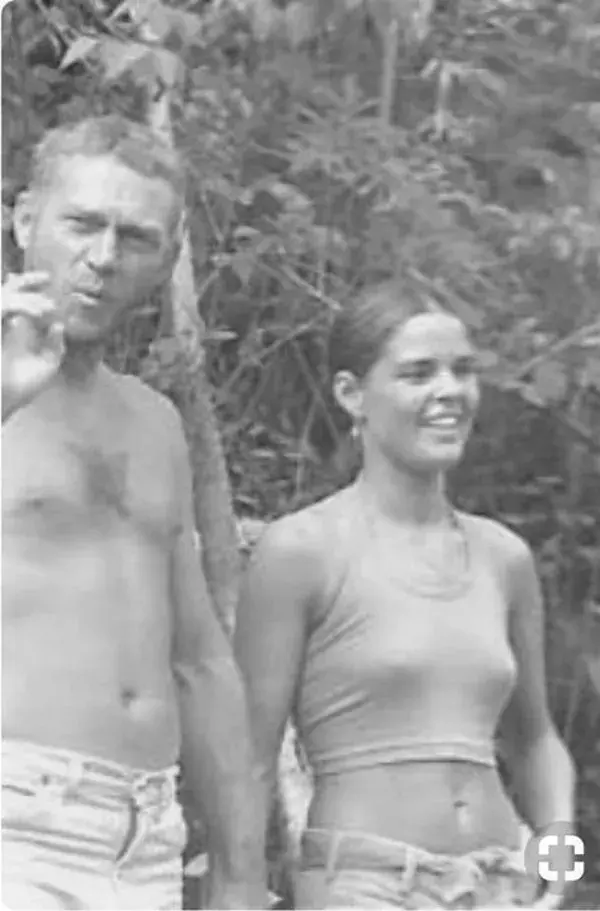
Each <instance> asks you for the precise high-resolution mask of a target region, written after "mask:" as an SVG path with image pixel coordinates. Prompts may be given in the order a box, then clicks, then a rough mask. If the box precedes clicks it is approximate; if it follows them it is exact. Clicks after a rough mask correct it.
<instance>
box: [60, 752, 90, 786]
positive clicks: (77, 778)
mask: <svg viewBox="0 0 600 911" xmlns="http://www.w3.org/2000/svg"><path fill="white" fill-rule="evenodd" d="M84 774H85V762H84V760H83V759H82V758H81V757H80V756H71V757H70V758H69V764H68V766H67V783H66V787H65V791H68V792H69V793H72V792H73V791H76V790H77V788H78V787H79V785H80V784H81V782H82V781H83V777H84Z"/></svg>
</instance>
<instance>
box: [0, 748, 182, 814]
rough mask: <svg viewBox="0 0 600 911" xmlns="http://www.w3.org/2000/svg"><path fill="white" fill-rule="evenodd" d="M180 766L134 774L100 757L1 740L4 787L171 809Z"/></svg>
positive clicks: (125, 767)
mask: <svg viewBox="0 0 600 911" xmlns="http://www.w3.org/2000/svg"><path fill="white" fill-rule="evenodd" d="M177 774H178V768H177V766H171V767H169V768H166V769H159V770H147V769H136V768H133V767H131V766H126V765H123V764H121V763H118V762H112V761H110V760H105V759H103V758H100V757H96V756H88V755H86V754H85V753H78V752H75V751H71V750H63V749H55V748H54V747H48V746H40V745H37V744H33V743H27V742H24V741H18V740H3V741H2V786H3V787H7V786H8V787H13V788H21V789H25V790H27V789H30V788H34V789H39V788H43V789H44V790H55V791H57V792H60V793H63V794H64V793H66V792H70V791H73V792H76V793H78V794H82V793H88V794H90V795H92V794H93V795H96V796H104V797H108V798H115V799H119V800H126V801H133V802H134V803H135V804H136V805H138V806H139V807H145V806H158V805H161V806H162V805H167V804H169V803H171V802H172V801H173V800H174V799H175V796H176V788H177Z"/></svg>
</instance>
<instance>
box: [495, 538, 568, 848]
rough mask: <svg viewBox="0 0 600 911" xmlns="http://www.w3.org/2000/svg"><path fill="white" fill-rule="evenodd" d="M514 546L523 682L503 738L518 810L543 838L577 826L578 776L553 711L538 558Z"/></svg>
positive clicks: (513, 541) (514, 633)
mask: <svg viewBox="0 0 600 911" xmlns="http://www.w3.org/2000/svg"><path fill="white" fill-rule="evenodd" d="M510 545H511V546H510V553H509V555H508V560H509V563H508V577H509V585H510V638H511V642H512V647H513V651H514V655H515V658H516V661H517V668H518V677H517V682H516V687H515V690H514V694H513V698H512V700H511V702H510V704H509V706H508V708H507V710H506V712H505V715H504V718H503V723H502V736H503V742H504V743H505V745H506V748H507V761H508V766H509V771H510V775H511V780H512V783H513V786H514V790H515V803H516V805H517V809H518V811H519V813H520V814H521V816H522V817H523V819H524V820H525V822H527V823H528V825H529V826H530V827H531V828H532V829H533V830H534V832H539V831H540V830H542V829H545V828H546V827H547V826H549V825H551V824H552V823H556V822H566V823H571V822H573V821H574V812H575V810H574V789H575V773H574V766H573V762H572V760H571V757H570V755H569V753H568V751H567V749H566V747H565V745H564V743H563V742H562V740H561V739H560V737H559V735H558V732H557V730H556V728H555V726H554V724H553V722H552V719H551V716H550V711H549V707H548V698H547V689H546V673H545V661H544V609H543V599H542V594H541V588H540V583H539V580H538V576H537V572H536V568H535V563H534V559H533V555H532V553H531V551H530V549H529V547H528V546H527V544H525V542H524V541H523V540H522V539H520V538H517V537H516V536H514V537H513V536H512V535H511V538H510Z"/></svg>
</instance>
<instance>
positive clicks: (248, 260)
mask: <svg viewBox="0 0 600 911" xmlns="http://www.w3.org/2000/svg"><path fill="white" fill-rule="evenodd" d="M229 265H230V266H231V268H232V269H233V271H234V272H235V274H236V275H237V277H238V278H239V280H240V281H241V283H242V284H243V285H244V287H246V286H247V285H248V283H249V281H250V279H251V278H252V276H253V274H254V270H255V269H256V257H255V255H254V253H253V252H252V253H249V252H247V251H245V250H241V251H240V252H239V253H234V254H233V256H232V257H231V258H230V260H229Z"/></svg>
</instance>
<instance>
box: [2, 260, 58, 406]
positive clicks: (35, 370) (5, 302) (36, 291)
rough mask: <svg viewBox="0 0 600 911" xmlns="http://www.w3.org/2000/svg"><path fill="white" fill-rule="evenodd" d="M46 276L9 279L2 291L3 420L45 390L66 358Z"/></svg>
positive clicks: (36, 274) (30, 274) (36, 275)
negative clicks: (64, 357)
mask: <svg viewBox="0 0 600 911" xmlns="http://www.w3.org/2000/svg"><path fill="white" fill-rule="evenodd" d="M48 281H49V276H48V275H47V274H46V273H44V272H26V273H24V274H22V275H11V276H9V278H8V279H7V281H6V283H5V284H4V285H3V287H2V420H3V421H4V420H5V419H6V418H7V417H9V416H10V415H11V414H13V412H15V411H18V409H19V408H22V407H23V406H24V405H27V404H29V403H30V402H31V401H33V399H35V398H36V396H38V395H39V394H40V393H41V392H42V391H43V390H44V389H46V388H47V387H48V386H49V385H50V383H51V382H52V380H53V379H54V377H55V376H56V374H57V373H58V371H59V369H60V365H61V363H62V359H63V355H64V341H63V326H62V323H61V322H60V321H59V320H58V312H57V309H56V306H55V304H54V302H53V301H52V300H51V299H50V297H48V295H47V294H46V293H45V289H46V287H47V285H48Z"/></svg>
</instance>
